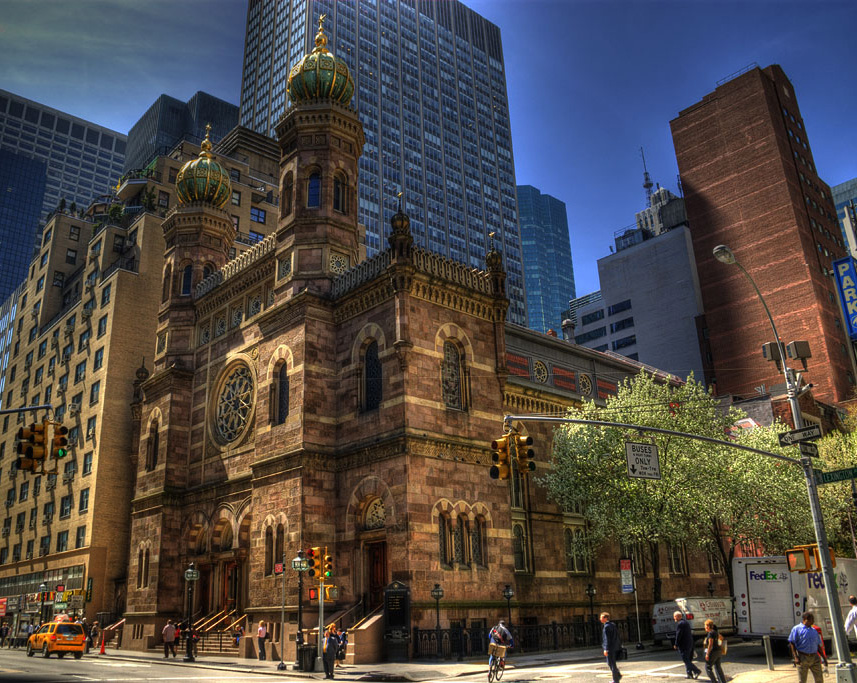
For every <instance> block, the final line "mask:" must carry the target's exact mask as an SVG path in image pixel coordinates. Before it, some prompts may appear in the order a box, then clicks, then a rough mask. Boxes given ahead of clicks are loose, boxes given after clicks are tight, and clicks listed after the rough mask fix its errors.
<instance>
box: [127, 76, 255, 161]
mask: <svg viewBox="0 0 857 683" xmlns="http://www.w3.org/2000/svg"><path fill="white" fill-rule="evenodd" d="M209 124H210V125H211V139H212V140H214V141H219V140H220V139H221V138H223V136H225V135H226V134H227V133H228V132H229V131H231V130H232V129H233V128H235V126H237V125H238V107H237V106H236V105H234V104H230V103H229V102H226V101H225V100H221V99H220V98H219V97H215V96H214V95H209V94H208V93H205V92H202V91H201V90H200V91H199V92H197V93H196V94H195V95H194V96H193V97H191V98H190V99H189V100H188V101H187V102H182V101H181V100H177V99H176V98H175V97H170V96H169V95H161V96H160V97H159V98H158V99H157V100H155V102H154V104H152V106H151V107H149V108H148V109H147V110H146V113H145V114H143V115H142V116H141V117H140V119H139V120H138V121H137V123H135V124H134V125H133V126H132V127H131V130H130V131H128V151H127V152H126V154H125V166H124V170H125V171H130V170H132V169H136V168H143V167H145V166H146V165H147V164H148V163H149V162H150V161H152V160H153V159H154V158H155V157H156V156H158V155H159V154H165V153H166V152H167V150H170V149H172V148H173V147H175V146H176V144H177V143H178V142H179V141H181V140H188V141H190V142H193V143H195V144H197V145H198V144H199V143H200V142H202V140H203V138H204V137H205V127H206V125H209Z"/></svg>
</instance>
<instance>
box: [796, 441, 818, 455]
mask: <svg viewBox="0 0 857 683" xmlns="http://www.w3.org/2000/svg"><path fill="white" fill-rule="evenodd" d="M798 446H800V454H801V455H805V456H807V457H808V458H817V457H818V446H816V445H815V444H814V443H811V442H810V441H801V442H800V443H799V444H798Z"/></svg>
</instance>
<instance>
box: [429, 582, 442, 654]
mask: <svg viewBox="0 0 857 683" xmlns="http://www.w3.org/2000/svg"><path fill="white" fill-rule="evenodd" d="M431 596H432V597H433V598H434V610H435V615H436V616H437V624H436V625H435V633H436V637H435V640H436V641H437V652H436V653H435V654H436V655H437V657H438V659H439V658H440V599H441V598H442V597H443V588H441V587H440V584H439V583H436V584H435V585H434V588H432V589H431Z"/></svg>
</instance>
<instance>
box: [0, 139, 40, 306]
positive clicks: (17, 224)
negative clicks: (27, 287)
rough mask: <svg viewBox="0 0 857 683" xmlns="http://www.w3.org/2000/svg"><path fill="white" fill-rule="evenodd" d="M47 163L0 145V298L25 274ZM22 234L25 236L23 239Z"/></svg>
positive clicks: (36, 222)
mask: <svg viewBox="0 0 857 683" xmlns="http://www.w3.org/2000/svg"><path fill="white" fill-rule="evenodd" d="M46 171H47V165H46V164H45V162H44V161H39V160H38V159H32V158H30V157H28V156H25V155H23V154H18V153H16V152H10V151H9V150H8V149H3V148H2V147H0V301H2V300H4V299H5V298H6V297H7V296H9V294H11V293H12V291H13V290H14V289H15V287H17V286H18V285H19V284H20V283H21V280H23V279H24V278H25V277H26V275H27V264H28V263H29V262H30V259H31V258H32V257H33V241H34V238H35V234H36V230H37V229H38V227H39V217H40V216H41V213H42V204H43V202H44V198H45V180H46ZM22 235H28V236H32V237H26V238H24V239H22Z"/></svg>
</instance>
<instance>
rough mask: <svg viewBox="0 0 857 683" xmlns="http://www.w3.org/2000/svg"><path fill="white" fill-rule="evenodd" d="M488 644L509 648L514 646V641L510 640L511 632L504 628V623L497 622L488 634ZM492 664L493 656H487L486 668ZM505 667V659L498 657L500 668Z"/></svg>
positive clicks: (501, 621)
mask: <svg viewBox="0 0 857 683" xmlns="http://www.w3.org/2000/svg"><path fill="white" fill-rule="evenodd" d="M488 643H489V644H490V643H493V644H494V645H503V646H505V647H508V648H511V647H514V646H515V640H514V638H512V632H511V631H510V630H509V629H507V628H506V622H505V621H503V620H502V619H500V621H498V622H497V625H496V626H495V627H494V628H492V629H491V631H489V633H488ZM493 662H494V655H489V656H488V668H489V669H490V668H491V664H492V663H493ZM505 666H506V658H505V657H500V667H501V668H503V667H505Z"/></svg>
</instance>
